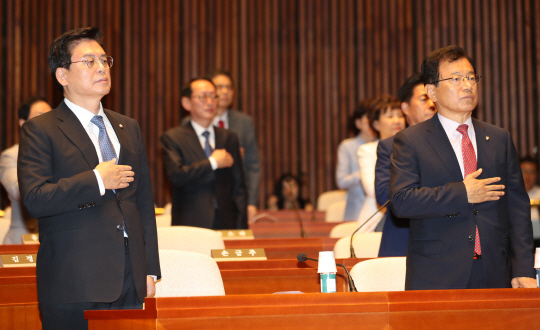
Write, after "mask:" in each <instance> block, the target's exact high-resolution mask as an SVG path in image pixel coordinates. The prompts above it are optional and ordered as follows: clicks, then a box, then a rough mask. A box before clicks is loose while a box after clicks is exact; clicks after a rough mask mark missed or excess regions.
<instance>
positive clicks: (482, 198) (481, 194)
mask: <svg viewBox="0 0 540 330" xmlns="http://www.w3.org/2000/svg"><path fill="white" fill-rule="evenodd" d="M480 173H482V169H478V170H477V171H476V172H472V173H471V174H469V175H467V176H466V177H465V180H463V183H464V184H465V188H466V189H467V198H468V200H469V203H472V204H474V203H482V202H487V201H496V200H498V199H499V198H500V197H499V196H503V195H504V191H501V190H503V189H504V185H491V184H492V183H495V182H499V181H501V178H498V177H497V178H488V179H481V180H478V179H476V178H477V177H478V176H479V175H480Z"/></svg>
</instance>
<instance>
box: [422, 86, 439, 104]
mask: <svg viewBox="0 0 540 330" xmlns="http://www.w3.org/2000/svg"><path fill="white" fill-rule="evenodd" d="M424 88H425V89H426V94H427V96H428V97H429V98H430V99H431V101H433V103H435V102H437V95H435V85H433V84H426V85H425V86H424Z"/></svg>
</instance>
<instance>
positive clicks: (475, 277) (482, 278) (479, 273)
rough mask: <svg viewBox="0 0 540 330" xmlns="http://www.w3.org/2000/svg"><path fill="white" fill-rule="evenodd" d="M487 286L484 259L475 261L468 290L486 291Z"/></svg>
mask: <svg viewBox="0 0 540 330" xmlns="http://www.w3.org/2000/svg"><path fill="white" fill-rule="evenodd" d="M485 288H487V286H486V274H485V273H484V263H483V262H482V259H474V260H473V266H472V269H471V275H470V276H469V282H468V283H467V287H466V289H485Z"/></svg>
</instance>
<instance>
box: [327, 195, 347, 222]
mask: <svg viewBox="0 0 540 330" xmlns="http://www.w3.org/2000/svg"><path fill="white" fill-rule="evenodd" d="M346 207H347V201H346V200H342V201H337V202H333V203H332V204H330V206H329V207H328V209H327V210H326V213H325V215H324V221H325V222H341V221H343V218H345V208H346Z"/></svg>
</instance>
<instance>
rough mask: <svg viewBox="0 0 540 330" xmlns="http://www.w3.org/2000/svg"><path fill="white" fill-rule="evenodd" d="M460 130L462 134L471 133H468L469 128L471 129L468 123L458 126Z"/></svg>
mask: <svg viewBox="0 0 540 330" xmlns="http://www.w3.org/2000/svg"><path fill="white" fill-rule="evenodd" d="M456 129H457V131H458V132H460V133H461V134H462V135H465V136H469V134H468V133H467V131H468V129H469V125H467V124H461V125H459V126H458V128H456Z"/></svg>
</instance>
